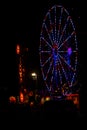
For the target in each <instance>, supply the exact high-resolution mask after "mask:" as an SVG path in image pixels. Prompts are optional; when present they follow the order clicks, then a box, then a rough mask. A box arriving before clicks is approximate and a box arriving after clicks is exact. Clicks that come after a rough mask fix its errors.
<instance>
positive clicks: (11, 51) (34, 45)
mask: <svg viewBox="0 0 87 130" xmlns="http://www.w3.org/2000/svg"><path fill="white" fill-rule="evenodd" d="M52 1H53V2H52ZM64 1H65V0H64ZM64 1H63V0H62V1H61V0H46V2H45V0H41V1H40V2H39V3H37V2H33V1H31V3H5V4H3V5H2V10H1V12H0V14H1V15H0V21H1V24H0V28H1V29H0V32H1V34H0V36H1V38H0V42H1V43H0V45H1V49H0V87H7V88H11V89H12V88H15V87H13V86H16V84H17V83H16V55H15V46H16V44H17V43H21V44H23V45H24V46H26V47H28V48H29V54H30V57H29V61H28V62H29V65H30V67H31V69H32V70H33V69H34V70H37V71H38V72H39V74H41V72H40V63H39V51H38V48H39V39H40V30H41V25H42V21H43V18H44V16H45V14H46V13H47V11H48V9H49V8H50V7H52V6H53V5H54V4H61V5H63V6H64V7H65V8H66V9H67V10H68V11H69V13H70V15H71V17H72V19H73V22H74V23H75V25H76V31H77V38H78V47H79V75H80V76H79V77H80V82H81V84H82V90H81V91H82V93H83V95H86V93H87V87H86V77H87V76H86V72H87V68H86V67H87V63H86V53H87V30H86V29H87V25H86V24H87V23H86V22H87V20H86V17H85V11H86V8H85V3H81V2H80V1H79V0H75V1H74V0H72V1H71V0H67V2H64ZM7 4H8V6H7Z"/></svg>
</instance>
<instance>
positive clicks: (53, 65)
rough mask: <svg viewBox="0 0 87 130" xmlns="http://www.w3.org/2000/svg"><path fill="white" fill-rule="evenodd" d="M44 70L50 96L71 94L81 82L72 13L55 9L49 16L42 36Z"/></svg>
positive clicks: (42, 65)
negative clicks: (79, 80) (53, 94)
mask: <svg viewBox="0 0 87 130" xmlns="http://www.w3.org/2000/svg"><path fill="white" fill-rule="evenodd" d="M39 54H40V66H41V72H42V76H43V79H44V82H45V85H46V87H47V89H48V91H49V92H50V93H54V92H56V91H61V93H62V94H67V93H69V92H71V88H72V87H73V85H74V84H75V82H76V80H77V64H78V46H77V36H76V31H75V26H74V23H73V21H72V18H71V16H70V15H69V12H68V11H67V10H66V9H65V8H64V7H63V6H61V5H54V6H53V7H52V8H50V9H49V10H48V12H47V13H46V15H45V17H44V20H43V23H42V28H41V33H40V46H39Z"/></svg>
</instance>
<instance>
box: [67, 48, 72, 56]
mask: <svg viewBox="0 0 87 130" xmlns="http://www.w3.org/2000/svg"><path fill="white" fill-rule="evenodd" d="M67 52H68V55H71V53H72V48H71V47H69V48H68V50H67Z"/></svg>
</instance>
